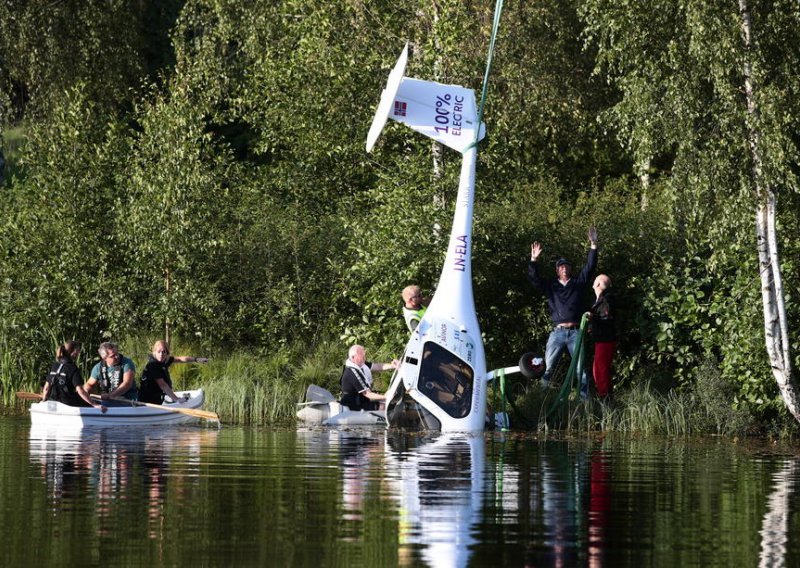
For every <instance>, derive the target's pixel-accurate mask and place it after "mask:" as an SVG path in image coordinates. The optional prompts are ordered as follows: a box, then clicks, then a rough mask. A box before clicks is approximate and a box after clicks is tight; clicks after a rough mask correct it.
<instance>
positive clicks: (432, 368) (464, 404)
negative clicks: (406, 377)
mask: <svg viewBox="0 0 800 568" xmlns="http://www.w3.org/2000/svg"><path fill="white" fill-rule="evenodd" d="M473 382H474V373H473V370H472V367H471V366H470V365H468V364H467V363H466V362H464V361H463V360H462V359H460V358H459V357H458V356H457V355H454V354H453V353H451V352H450V351H448V350H447V349H445V348H444V347H442V346H441V345H438V344H436V343H433V342H432V341H429V342H427V343H426V344H425V348H424V350H423V352H422V366H421V367H420V373H419V382H418V383H417V388H418V389H419V391H420V392H421V393H422V394H424V395H425V396H427V397H428V398H429V399H431V400H432V401H433V402H435V403H436V404H437V405H438V406H439V407H441V409H442V410H444V411H445V412H446V413H447V414H449V415H450V416H452V417H453V418H464V417H466V416H467V415H468V414H469V412H470V409H471V408H472V386H473Z"/></svg>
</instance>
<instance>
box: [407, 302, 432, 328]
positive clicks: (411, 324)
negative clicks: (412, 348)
mask: <svg viewBox="0 0 800 568" xmlns="http://www.w3.org/2000/svg"><path fill="white" fill-rule="evenodd" d="M425 310H426V308H425V306H422V307H421V308H419V309H417V310H413V309H411V308H407V307H405V306H403V317H404V318H406V325H407V326H408V330H409V331H414V330H415V329H416V328H417V325H419V322H420V321H422V316H424V315H425Z"/></svg>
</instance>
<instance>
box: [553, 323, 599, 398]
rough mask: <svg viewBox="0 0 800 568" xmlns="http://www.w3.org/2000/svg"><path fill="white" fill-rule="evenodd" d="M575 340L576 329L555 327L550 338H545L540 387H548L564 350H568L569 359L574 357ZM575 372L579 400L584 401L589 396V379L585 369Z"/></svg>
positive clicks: (576, 335)
mask: <svg viewBox="0 0 800 568" xmlns="http://www.w3.org/2000/svg"><path fill="white" fill-rule="evenodd" d="M577 339H578V330H577V329H567V328H563V327H557V328H555V329H554V330H553V331H551V332H550V337H548V338H547V348H546V349H545V352H544V364H545V371H544V375H542V387H547V386H549V385H550V377H552V376H553V372H554V371H555V370H556V364H557V363H558V359H559V357H561V354H562V353H563V352H564V349H565V348H566V349H568V350H569V356H570V357H574V356H575V341H576V340H577ZM575 372H576V373H578V376H579V377H580V381H581V398H584V399H585V398H586V397H587V396H588V394H589V379H588V377H587V375H586V369H584V368H583V367H581V368H580V369H575Z"/></svg>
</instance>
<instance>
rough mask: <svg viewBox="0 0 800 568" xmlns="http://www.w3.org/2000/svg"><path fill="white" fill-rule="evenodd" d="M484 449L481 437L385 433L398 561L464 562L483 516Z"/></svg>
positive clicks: (410, 562)
mask: <svg viewBox="0 0 800 568" xmlns="http://www.w3.org/2000/svg"><path fill="white" fill-rule="evenodd" d="M485 451H486V450H485V443H484V439H483V437H482V436H468V435H460V434H440V435H438V436H431V437H421V438H420V437H411V436H407V435H403V434H389V436H388V438H387V446H386V456H387V466H388V471H387V473H388V474H389V478H390V482H391V484H392V485H393V487H394V494H395V497H396V499H397V502H398V506H399V517H400V522H399V525H400V526H399V532H398V541H399V542H398V544H399V547H398V560H399V564H400V565H401V566H413V565H418V564H420V563H424V564H426V565H428V566H437V567H439V566H466V564H467V562H468V560H469V557H470V554H471V549H472V548H473V546H474V545H475V538H474V536H473V526H474V525H476V524H477V523H478V522H480V516H481V515H480V514H481V505H482V499H483V493H484V473H485V472H484V458H485Z"/></svg>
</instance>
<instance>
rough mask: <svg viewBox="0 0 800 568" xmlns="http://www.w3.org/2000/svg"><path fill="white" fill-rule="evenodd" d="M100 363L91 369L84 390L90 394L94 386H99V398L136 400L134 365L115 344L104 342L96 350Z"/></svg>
mask: <svg viewBox="0 0 800 568" xmlns="http://www.w3.org/2000/svg"><path fill="white" fill-rule="evenodd" d="M97 352H98V353H99V354H100V362H99V363H98V364H97V365H95V366H94V368H93V369H92V376H91V377H90V378H89V380H88V381H86V390H87V392H91V390H92V389H93V388H94V387H95V385H99V386H100V398H102V399H103V400H113V399H115V398H126V399H128V400H131V401H135V400H136V399H137V394H138V390H137V388H136V378H135V374H136V365H134V364H133V361H131V360H130V359H128V358H127V357H125V356H124V355H122V354H121V353H120V352H119V346H118V345H117V344H116V343H112V342H110V341H106V342H104V343H101V344H100V347H99V348H98V349H97Z"/></svg>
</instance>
